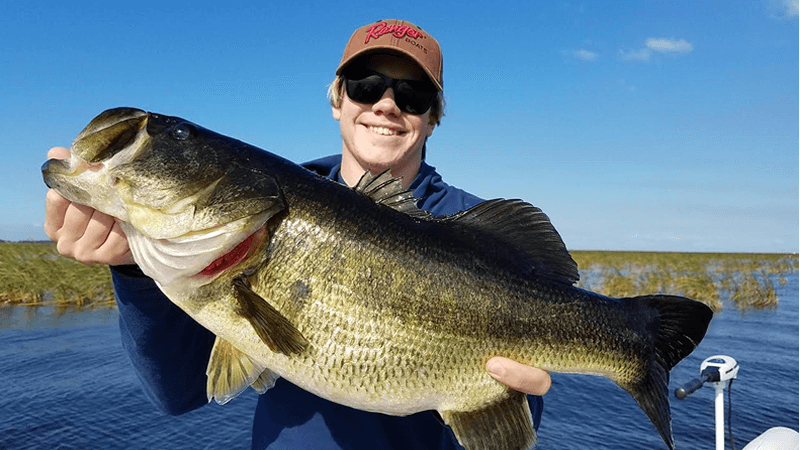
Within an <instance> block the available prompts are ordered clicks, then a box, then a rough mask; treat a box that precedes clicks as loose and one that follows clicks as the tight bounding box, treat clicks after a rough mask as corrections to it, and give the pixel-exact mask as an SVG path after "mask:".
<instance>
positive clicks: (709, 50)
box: [0, 0, 800, 252]
mask: <svg viewBox="0 0 800 450" xmlns="http://www.w3.org/2000/svg"><path fill="white" fill-rule="evenodd" d="M490 3H491V4H490ZM386 18H401V19H405V20H409V21H411V22H413V23H415V24H416V25H418V26H420V27H421V28H423V30H424V31H426V32H428V33H429V34H430V35H432V36H434V37H435V38H436V39H437V40H438V41H439V43H440V44H441V46H442V49H443V52H444V86H445V100H446V103H447V106H446V109H445V117H444V119H443V120H442V123H441V125H440V126H439V127H437V129H436V130H435V131H434V133H433V136H432V137H431V138H430V140H429V141H428V152H427V154H428V156H427V162H428V163H429V164H431V165H433V166H435V167H436V168H437V169H438V170H439V172H440V173H441V174H442V175H443V177H444V179H445V181H447V182H448V183H450V184H452V185H455V186H458V187H461V188H463V189H465V190H467V191H469V192H472V193H474V194H476V195H478V196H480V197H483V198H495V197H503V198H521V199H524V200H526V201H528V202H530V203H532V204H534V205H536V206H538V207H540V208H541V209H542V210H543V211H544V212H545V213H546V214H547V215H548V216H549V217H550V219H551V221H552V222H553V224H554V225H555V227H556V228H557V229H558V231H559V233H560V234H561V236H562V238H563V239H564V242H565V243H566V245H567V248H569V249H572V250H641V251H681V252H798V233H799V232H798V230H799V226H798V216H799V214H800V213H799V211H798V203H799V197H798V148H799V147H798V145H799V144H798V129H799V126H798V123H799V119H798V110H799V106H798V2H797V0H752V1H724V2H722V1H719V2H717V1H714V2H698V1H691V0H687V1H669V2H665V1H661V0H658V1H656V0H640V1H631V2H604V1H595V2H575V1H536V2H502V1H498V2H486V1H471V0H460V1H457V2H423V3H419V2H374V1H370V2H361V1H348V2H330V1H319V2H303V1H292V2H240V1H237V0H230V1H226V2H205V1H194V2H170V1H168V0H162V1H159V2H152V1H148V0H141V1H137V2H82V1H71V2H62V1H52V2H43V1H36V0H31V1H25V2H19V1H18V2H4V4H3V6H2V7H0V156H2V160H3V167H4V169H5V170H4V171H3V172H4V175H3V176H2V177H0V192H2V193H3V195H2V196H0V239H3V240H25V239H34V240H38V239H46V236H45V234H44V231H43V226H42V225H43V221H44V198H45V194H46V192H47V188H46V187H45V185H44V184H43V182H42V179H41V173H40V167H41V165H42V163H43V162H44V161H45V158H46V153H47V150H48V149H49V148H50V147H53V146H69V145H70V143H71V142H72V140H73V139H74V138H75V136H76V135H77V134H78V133H79V132H80V131H81V130H82V129H83V127H84V126H85V125H86V124H87V123H88V122H89V121H90V120H91V119H92V118H93V117H94V116H96V115H97V114H99V113H100V112H102V111H103V110H105V109H108V108H112V107H117V106H130V107H137V108H141V109H145V110H148V111H153V112H160V113H163V114H167V115H173V116H180V117H183V118H185V119H188V120H190V121H192V122H195V123H197V124H199V125H202V126H204V127H206V128H209V129H212V130H214V131H217V132H220V133H222V134H226V135H229V136H232V137H235V138H237V139H240V140H243V141H245V142H248V143H251V144H253V145H256V146H258V147H260V148H263V149H265V150H269V151H271V152H273V153H276V154H279V155H281V156H284V157H287V158H289V159H291V160H293V161H296V162H303V161H307V160H310V159H314V158H316V157H319V156H324V155H329V154H334V153H338V152H340V151H341V139H340V136H339V129H338V123H337V122H336V121H335V120H333V118H332V116H331V110H330V105H329V104H328V101H327V99H326V97H325V95H326V90H327V86H328V85H329V84H330V82H331V81H332V80H333V77H334V71H335V68H336V66H337V65H338V62H339V60H340V58H341V52H342V50H343V48H344V45H345V43H346V42H347V39H348V38H349V37H350V34H351V33H352V32H353V30H355V29H356V28H357V27H359V26H362V25H365V24H367V23H371V22H374V21H377V20H380V19H386Z"/></svg>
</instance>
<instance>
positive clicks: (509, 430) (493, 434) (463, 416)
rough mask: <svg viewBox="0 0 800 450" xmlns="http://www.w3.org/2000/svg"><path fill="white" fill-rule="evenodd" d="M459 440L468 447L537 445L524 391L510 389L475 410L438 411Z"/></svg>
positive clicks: (521, 449)
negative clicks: (498, 397)
mask: <svg viewBox="0 0 800 450" xmlns="http://www.w3.org/2000/svg"><path fill="white" fill-rule="evenodd" d="M439 414H440V415H441V416H442V419H444V422H445V423H446V424H447V425H449V426H450V428H452V429H453V434H455V435H456V438H457V439H458V443H459V444H461V445H462V446H463V447H465V448H468V449H470V450H530V449H533V447H534V446H535V445H536V430H534V429H533V420H532V419H531V410H530V407H529V406H528V400H527V399H526V398H525V394H523V393H521V392H517V391H512V390H511V389H509V390H508V391H507V392H506V396H504V397H502V398H500V399H498V400H497V401H496V402H494V403H490V404H488V405H485V406H483V407H482V408H481V409H477V410H474V411H439Z"/></svg>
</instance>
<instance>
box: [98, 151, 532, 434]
mask: <svg viewBox="0 0 800 450" xmlns="http://www.w3.org/2000/svg"><path fill="white" fill-rule="evenodd" d="M304 166H305V167H306V168H308V169H310V170H313V171H315V172H317V173H319V174H320V175H323V176H326V177H328V178H330V179H332V180H338V181H340V182H343V180H342V177H341V174H340V170H339V169H340V166H341V155H334V156H329V157H325V158H321V159H317V160H314V161H311V162H309V163H306V164H304ZM409 189H411V190H413V192H414V196H415V197H417V198H418V199H420V200H419V202H418V206H419V207H420V209H423V210H426V211H428V212H430V213H431V214H433V215H437V216H439V215H450V214H454V213H456V212H459V211H463V210H465V209H469V208H471V207H473V206H475V205H477V204H478V203H480V202H481V201H482V200H481V199H480V198H478V197H476V196H474V195H472V194H470V193H468V192H465V191H463V190H461V189H458V188H456V187H453V186H450V185H448V184H446V183H445V182H444V181H443V180H442V177H441V176H440V175H439V174H438V173H437V172H436V169H435V168H434V167H432V166H430V165H428V164H426V163H425V162H424V161H423V162H422V165H421V167H420V171H419V174H418V175H417V177H416V178H415V179H414V181H413V183H411V185H410V186H409ZM111 275H112V279H113V282H114V289H115V292H116V296H117V304H118V305H119V323H120V330H121V336H122V344H123V347H124V348H125V350H126V351H127V352H128V355H129V356H130V358H131V361H132V362H133V365H134V367H135V368H136V373H137V375H138V376H139V378H140V379H141V381H142V383H143V385H144V387H145V392H146V393H147V396H148V397H149V398H150V400H151V401H152V402H153V403H154V404H155V405H156V406H157V407H158V408H159V409H161V410H162V411H164V412H166V413H167V414H173V415H178V414H183V413H185V412H188V411H191V410H193V409H196V408H199V407H201V406H203V405H205V404H206V403H207V402H208V400H207V397H206V375H205V370H206V366H207V365H208V359H209V355H210V353H211V347H212V345H213V343H214V338H215V337H214V335H213V334H212V333H211V332H209V331H208V330H206V329H205V328H203V327H202V326H200V325H199V324H197V323H196V322H195V321H194V320H193V319H192V318H191V317H189V316H188V315H186V314H185V313H184V312H183V311H181V310H180V309H179V308H178V307H177V306H175V305H174V304H173V303H172V302H170V301H169V300H168V299H167V298H166V297H165V296H164V294H163V293H161V291H160V290H159V289H158V287H157V286H156V285H155V283H154V282H153V281H152V280H151V279H150V278H148V277H145V276H144V275H142V274H141V272H140V271H138V270H137V269H134V268H131V267H130V266H122V267H112V268H111ZM528 403H529V404H530V407H531V412H532V415H533V421H534V426H535V427H536V428H537V429H538V428H539V422H540V420H541V414H542V405H543V403H542V399H541V397H534V396H528ZM252 448H253V449H258V450H261V449H292V450H293V449H315V450H327V449H330V450H345V449H346V450H360V449H364V450H366V449H375V448H381V449H420V450H422V449H426V450H428V449H441V450H448V449H460V448H462V447H461V446H459V445H458V443H457V442H456V440H455V437H454V436H453V434H452V431H450V428H449V427H447V426H446V425H444V423H443V422H442V420H441V419H440V418H439V417H438V415H437V414H436V413H435V412H432V411H424V412H421V413H417V414H413V415H410V416H406V417H395V416H388V415H384V414H376V413H369V412H365V411H360V410H356V409H352V408H349V407H347V406H342V405H339V404H337V403H333V402H330V401H328V400H325V399H322V398H320V397H317V396H315V395H314V394H310V393H308V392H306V391H304V390H302V389H300V388H298V387H296V386H294V385H293V384H291V383H289V382H288V381H286V380H283V379H279V380H278V381H277V383H276V384H275V386H274V387H273V388H272V389H270V390H268V391H267V392H266V393H265V394H263V395H261V396H259V398H258V404H257V406H256V412H255V417H254V418H253V440H252Z"/></svg>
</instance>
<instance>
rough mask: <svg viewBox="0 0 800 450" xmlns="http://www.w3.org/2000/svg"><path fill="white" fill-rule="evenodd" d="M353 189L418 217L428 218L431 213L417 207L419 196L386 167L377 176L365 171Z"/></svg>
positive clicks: (378, 201) (379, 202) (373, 199)
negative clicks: (415, 195) (404, 185)
mask: <svg viewBox="0 0 800 450" xmlns="http://www.w3.org/2000/svg"><path fill="white" fill-rule="evenodd" d="M353 190H354V191H356V192H358V193H360V194H362V195H365V196H367V197H369V198H371V199H372V201H374V202H375V203H378V204H381V205H385V206H388V207H390V208H392V209H394V210H397V211H400V212H402V213H405V214H408V215H409V216H411V217H414V218H417V219H428V218H430V217H431V215H430V213H428V212H427V211H423V210H421V209H419V208H417V200H418V199H417V198H415V197H414V194H413V193H412V192H411V191H409V190H408V189H406V188H404V187H403V180H402V179H401V178H397V177H394V176H392V171H391V169H386V170H384V171H383V172H381V173H379V174H378V175H376V176H374V177H373V176H372V174H371V173H369V172H364V174H363V175H361V178H360V179H359V180H358V183H356V185H355V186H353Z"/></svg>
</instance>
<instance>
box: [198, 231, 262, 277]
mask: <svg viewBox="0 0 800 450" xmlns="http://www.w3.org/2000/svg"><path fill="white" fill-rule="evenodd" d="M256 233H258V232H255V233H253V234H251V235H250V236H248V237H247V238H246V239H245V240H243V241H242V242H240V243H239V244H237V245H236V247H234V248H233V250H231V251H229V252H228V253H226V254H224V255H222V256H220V257H219V258H217V259H215V260H214V261H212V262H211V264H209V265H208V266H206V268H205V269H203V270H201V271H200V273H198V275H203V276H214V275H218V274H219V273H221V272H223V271H224V270H226V269H229V268H231V267H233V266H234V265H236V263H238V262H239V261H241V260H242V259H244V257H245V256H247V254H248V253H249V251H250V247H251V246H252V245H253V240H254V239H255V235H256Z"/></svg>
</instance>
